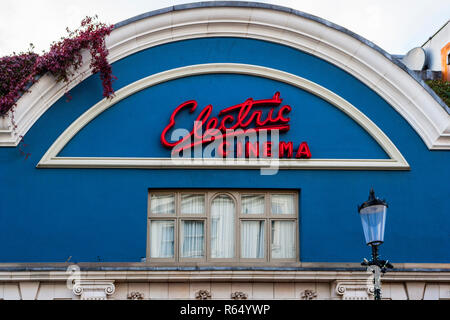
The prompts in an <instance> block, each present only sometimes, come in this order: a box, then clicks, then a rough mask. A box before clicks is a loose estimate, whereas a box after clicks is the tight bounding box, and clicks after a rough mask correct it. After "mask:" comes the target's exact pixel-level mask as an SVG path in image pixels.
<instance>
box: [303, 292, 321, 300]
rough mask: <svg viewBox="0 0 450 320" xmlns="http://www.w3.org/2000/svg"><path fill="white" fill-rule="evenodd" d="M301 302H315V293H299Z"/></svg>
mask: <svg viewBox="0 0 450 320" xmlns="http://www.w3.org/2000/svg"><path fill="white" fill-rule="evenodd" d="M300 297H301V298H302V300H315V299H317V292H315V291H313V290H305V291H303V292H302V293H301V296H300Z"/></svg>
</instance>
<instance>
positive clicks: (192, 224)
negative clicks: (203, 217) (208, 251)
mask: <svg viewBox="0 0 450 320" xmlns="http://www.w3.org/2000/svg"><path fill="white" fill-rule="evenodd" d="M204 238H205V224H204V222H203V221H182V222H181V237H180V241H181V257H182V258H203V257H204V255H205V254H204Z"/></svg>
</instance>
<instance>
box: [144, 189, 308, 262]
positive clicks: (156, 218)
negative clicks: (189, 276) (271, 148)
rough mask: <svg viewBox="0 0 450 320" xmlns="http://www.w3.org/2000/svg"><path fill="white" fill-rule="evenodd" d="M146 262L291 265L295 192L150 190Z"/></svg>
mask: <svg viewBox="0 0 450 320" xmlns="http://www.w3.org/2000/svg"><path fill="white" fill-rule="evenodd" d="M147 248H148V249H147V261H148V262H149V263H157V262H173V263H175V264H183V263H189V262H191V263H205V264H214V263H236V264H240V263H252V262H258V263H270V264H273V263H279V262H296V261H298V260H299V253H298V251H299V250H298V248H299V246H298V193H297V192H292V191H286V192H281V191H273V192H271V191H233V190H224V191H198V190H195V191H189V190H181V191H171V192H167V191H159V190H150V191H149V222H148V246H147Z"/></svg>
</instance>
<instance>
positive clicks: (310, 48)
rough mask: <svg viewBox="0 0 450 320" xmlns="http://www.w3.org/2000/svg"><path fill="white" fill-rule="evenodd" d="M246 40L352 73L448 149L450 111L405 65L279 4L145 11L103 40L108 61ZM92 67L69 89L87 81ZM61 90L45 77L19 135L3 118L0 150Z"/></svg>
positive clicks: (20, 109)
mask: <svg viewBox="0 0 450 320" xmlns="http://www.w3.org/2000/svg"><path fill="white" fill-rule="evenodd" d="M218 36H221V37H243V38H252V39H260V40H266V41H270V42H274V43H279V44H283V45H287V46H290V47H293V48H296V49H299V50H302V51H304V52H307V53H309V54H312V55H314V56H317V57H319V58H321V59H324V60H325V61H328V62H330V63H332V64H334V65H336V66H338V67H339V68H341V69H343V70H345V71H347V72H348V73H350V74H352V75H353V76H355V77H356V78H358V79H359V80H360V81H362V82H363V83H364V84H366V85H367V86H368V87H370V88H371V89H372V90H374V91H375V92H377V93H378V94H379V95H380V96H381V97H383V98H384V99H385V100H386V101H387V102H388V103H389V104H390V105H391V106H392V107H393V108H394V109H395V110H396V111H397V112H398V113H399V114H400V115H401V116H402V117H403V118H405V119H406V121H408V123H409V124H410V125H411V126H412V127H413V128H414V129H415V131H416V132H417V133H418V134H419V135H420V137H421V138H422V139H423V141H424V142H425V144H426V145H427V147H428V148H429V149H430V150H450V115H449V110H448V107H447V106H446V105H445V104H444V103H443V102H442V100H440V99H439V98H438V97H437V96H436V95H435V94H434V93H433V92H432V91H431V90H430V89H429V88H428V87H427V86H426V85H425V84H424V83H423V82H422V81H420V80H419V79H417V78H416V77H415V76H414V75H413V74H412V73H411V72H410V71H409V70H408V69H407V68H406V67H405V66H403V65H402V64H401V63H400V62H398V61H396V60H395V59H393V58H392V57H391V56H390V55H389V54H387V53H386V52H385V51H383V50H382V49H380V48H378V47H377V46H375V45H374V44H372V43H371V42H369V41H367V40H365V39H363V38H361V37H359V36H357V35H355V34H354V33H352V32H350V31H348V30H346V29H344V28H342V27H339V26H337V25H335V24H332V23H330V22H328V21H326V20H323V19H320V18H317V17H314V16H311V15H308V14H305V13H302V12H299V11H295V10H291V9H288V8H283V7H279V6H272V5H267V4H261V3H253V2H229V1H224V2H222V1H217V2H200V3H194V4H186V5H180V6H174V7H170V8H166V9H162V10H158V11H154V12H150V13H147V14H144V15H141V16H138V17H135V18H132V19H129V20H127V21H124V22H122V23H119V24H118V25H117V26H116V29H115V30H114V31H113V32H112V34H111V36H110V37H109V38H108V39H107V47H108V49H109V50H110V57H109V59H110V61H111V62H115V61H118V60H120V59H122V58H125V57H127V56H129V55H131V54H133V53H136V52H139V51H141V50H144V49H147V48H151V47H154V46H157V45H161V44H165V43H170V42H174V41H179V40H185V39H195V38H204V37H218ZM88 69H89V63H88V62H86V63H85V64H84V66H83V67H82V68H81V69H80V70H79V72H77V74H76V75H75V76H74V78H73V80H72V81H71V82H70V84H69V89H70V88H72V87H74V86H75V85H77V84H78V83H79V82H80V81H82V80H84V79H85V78H86V77H87V76H89V74H90V73H89V72H86V71H88ZM65 90H66V88H65V86H64V85H63V84H61V83H56V82H55V81H54V79H53V78H52V77H51V76H48V75H46V76H43V77H42V78H41V79H40V80H39V81H38V83H36V84H35V85H34V86H33V87H32V88H31V91H30V92H28V93H26V94H24V96H23V97H22V98H21V99H20V100H19V101H18V105H17V107H16V113H15V121H16V124H17V128H16V130H12V125H11V122H10V120H9V119H0V146H16V145H17V144H18V143H19V140H20V138H19V137H20V136H24V135H25V134H26V132H27V131H28V130H29V129H30V128H31V126H32V125H33V124H34V123H35V122H36V121H37V120H38V119H39V117H40V116H41V115H42V114H43V113H44V112H45V111H46V110H47V109H48V108H49V107H50V106H51V105H52V104H53V103H55V102H56V101H57V100H58V99H59V98H61V97H62V96H63V94H64V92H65Z"/></svg>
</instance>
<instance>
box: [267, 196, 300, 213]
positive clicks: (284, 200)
mask: <svg viewBox="0 0 450 320" xmlns="http://www.w3.org/2000/svg"><path fill="white" fill-rule="evenodd" d="M272 214H295V210H294V196H293V195H289V194H273V195H272Z"/></svg>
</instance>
